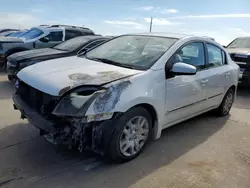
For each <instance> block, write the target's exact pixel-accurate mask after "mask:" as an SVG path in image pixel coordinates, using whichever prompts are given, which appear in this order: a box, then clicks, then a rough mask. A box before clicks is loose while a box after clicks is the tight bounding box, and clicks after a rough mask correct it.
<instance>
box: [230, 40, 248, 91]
mask: <svg viewBox="0 0 250 188" xmlns="http://www.w3.org/2000/svg"><path fill="white" fill-rule="evenodd" d="M226 50H227V51H228V53H229V54H230V56H231V58H232V60H233V61H234V62H235V63H236V64H237V65H239V67H240V76H239V85H241V86H248V87H249V86H250V37H239V38H236V39H235V40H233V41H232V42H231V43H230V44H229V45H228V46H227V47H226Z"/></svg>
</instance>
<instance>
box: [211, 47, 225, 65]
mask: <svg viewBox="0 0 250 188" xmlns="http://www.w3.org/2000/svg"><path fill="white" fill-rule="evenodd" d="M207 53H208V65H207V66H208V67H209V68H210V67H218V66H222V65H224V64H225V56H224V54H223V51H222V50H221V49H220V48H218V47H216V46H214V45H212V44H207Z"/></svg>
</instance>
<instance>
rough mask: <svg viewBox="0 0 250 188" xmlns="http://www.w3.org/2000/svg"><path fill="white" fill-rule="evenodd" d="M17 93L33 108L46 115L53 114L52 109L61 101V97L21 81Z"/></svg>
mask: <svg viewBox="0 0 250 188" xmlns="http://www.w3.org/2000/svg"><path fill="white" fill-rule="evenodd" d="M16 94H18V95H19V96H20V97H21V98H22V100H23V101H25V102H26V104H27V105H29V106H30V107H31V108H32V109H34V110H35V111H36V112H38V113H39V114H41V115H43V116H46V117H49V116H51V113H52V111H53V110H54V108H55V106H56V105H57V103H58V101H59V97H55V96H51V95H49V94H46V93H44V92H41V91H39V90H37V89H35V88H33V87H31V86H29V85H27V84H26V83H24V82H21V81H20V83H19V88H18V89H17V92H16Z"/></svg>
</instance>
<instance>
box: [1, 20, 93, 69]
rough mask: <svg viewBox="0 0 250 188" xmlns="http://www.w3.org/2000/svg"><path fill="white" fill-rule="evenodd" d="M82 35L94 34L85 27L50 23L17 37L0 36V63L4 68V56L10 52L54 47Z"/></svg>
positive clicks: (5, 63)
mask: <svg viewBox="0 0 250 188" xmlns="http://www.w3.org/2000/svg"><path fill="white" fill-rule="evenodd" d="M84 35H94V32H93V31H92V30H90V29H89V28H85V27H77V26H68V25H52V26H39V27H33V28H31V29H30V30H29V31H27V32H25V33H24V34H23V35H21V36H19V37H18V38H17V37H1V38H0V65H3V67H4V68H6V65H7V62H6V58H7V57H8V56H9V55H11V54H14V53H17V52H21V51H25V50H31V49H37V48H49V47H54V46H55V45H57V44H59V43H61V42H63V41H67V40H69V39H71V38H74V37H78V36H84Z"/></svg>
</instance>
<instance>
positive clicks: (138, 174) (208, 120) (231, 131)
mask: <svg viewBox="0 0 250 188" xmlns="http://www.w3.org/2000/svg"><path fill="white" fill-rule="evenodd" d="M12 92H13V85H12V84H11V83H9V82H8V81H7V79H6V75H5V74H3V73H0V187H18V188H21V187H31V188H34V187H36V188H37V187H39V188H40V187H47V188H50V187H53V188H57V187H60V188H64V187H65V188H66V187H67V188H68V187H74V188H77V187H86V188H88V187H91V188H95V187H103V188H104V187H107V188H112V187H114V188H117V187H119V188H123V187H124V188H125V187H140V188H142V187H148V188H153V187H160V188H162V187H185V188H187V187H219V188H223V187H233V188H235V187H250V180H249V177H250V137H249V135H250V89H249V90H247V89H240V90H239V91H238V97H237V101H236V103H235V105H234V107H233V109H232V111H231V115H230V116H228V117H225V118H216V117H214V116H213V115H211V114H205V115H202V116H199V117H197V118H194V119H192V120H189V121H187V122H185V123H181V124H179V125H176V126H173V127H171V128H169V129H167V130H165V131H164V132H163V135H162V137H161V139H159V140H157V141H155V142H152V143H151V144H150V145H149V146H148V147H147V148H146V150H145V151H144V153H143V154H142V155H140V156H139V157H138V158H137V159H135V160H133V161H131V162H129V163H125V164H120V165H114V164H109V163H107V162H106V161H105V160H103V159H102V158H101V157H99V156H96V155H94V154H92V153H82V154H79V153H77V152H72V151H67V150H65V149H63V148H58V147H56V146H53V145H51V144H50V143H48V142H47V141H45V140H44V138H43V137H40V136H39V134H38V132H37V130H36V129H35V128H34V127H33V126H32V125H30V124H29V123H27V122H26V121H23V120H20V113H19V112H18V111H14V110H13V108H12V100H11V93H12Z"/></svg>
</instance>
